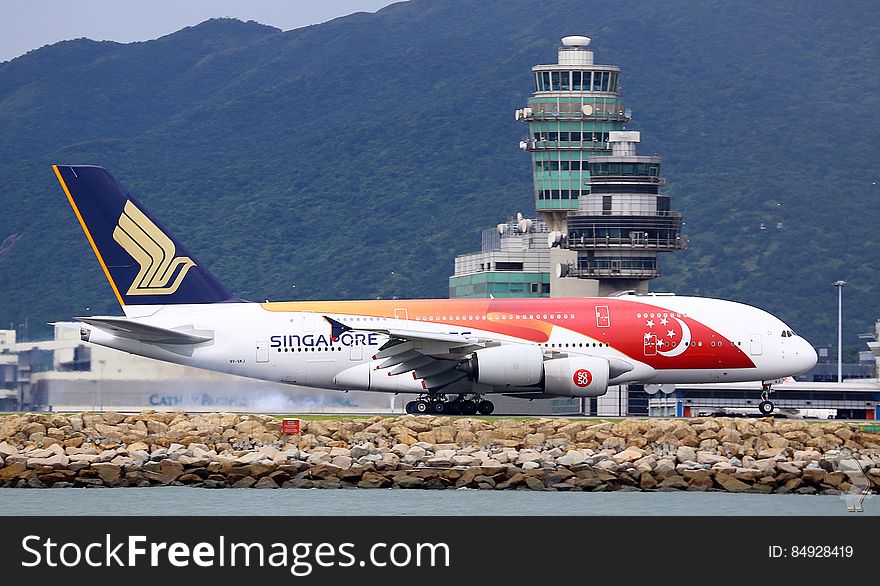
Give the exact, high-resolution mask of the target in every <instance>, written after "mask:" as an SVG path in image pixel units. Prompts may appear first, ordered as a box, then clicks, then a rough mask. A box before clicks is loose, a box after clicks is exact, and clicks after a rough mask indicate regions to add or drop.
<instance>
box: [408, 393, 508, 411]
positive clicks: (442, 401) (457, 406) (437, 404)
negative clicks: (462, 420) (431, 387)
mask: <svg viewBox="0 0 880 586" xmlns="http://www.w3.org/2000/svg"><path fill="white" fill-rule="evenodd" d="M493 411H495V404H494V403H492V401H487V400H485V399H481V398H480V395H463V394H462V395H458V396H457V397H456V398H455V399H452V400H449V399H447V398H446V395H443V394H440V393H435V394H433V395H422V396H421V397H419V398H418V399H417V400H415V401H410V402H409V403H407V404H406V412H407V413H412V414H415V415H425V414H434V415H476V414H477V413H479V414H480V415H491V414H492V412H493Z"/></svg>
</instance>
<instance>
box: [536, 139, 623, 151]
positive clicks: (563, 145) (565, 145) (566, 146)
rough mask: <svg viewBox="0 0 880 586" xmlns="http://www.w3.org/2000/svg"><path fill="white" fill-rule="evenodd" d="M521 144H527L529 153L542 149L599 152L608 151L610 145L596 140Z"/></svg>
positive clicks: (537, 141)
mask: <svg viewBox="0 0 880 586" xmlns="http://www.w3.org/2000/svg"><path fill="white" fill-rule="evenodd" d="M522 142H525V143H527V144H526V149H527V150H529V151H540V150H544V149H553V150H561V151H565V150H572V151H575V150H577V151H582V150H587V149H588V150H599V151H610V150H611V145H610V143H608V142H603V141H598V140H588V141H578V142H572V141H559V140H534V139H532V140H527V141H526V140H524V141H522Z"/></svg>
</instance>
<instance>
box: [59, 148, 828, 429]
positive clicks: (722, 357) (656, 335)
mask: <svg viewBox="0 0 880 586" xmlns="http://www.w3.org/2000/svg"><path fill="white" fill-rule="evenodd" d="M53 169H54V172H55V175H56V176H57V178H58V181H59V182H60V183H61V187H62V189H63V191H64V193H65V195H66V196H67V199H68V201H69V202H70V205H71V207H72V208H73V211H74V214H75V215H76V217H77V219H78V220H79V223H80V225H81V227H82V229H83V231H84V232H85V235H86V238H87V240H88V241H89V244H90V245H91V247H92V250H93V251H94V253H95V256H97V258H98V262H99V263H100V265H101V268H102V269H103V272H104V275H105V276H106V278H107V280H108V281H109V283H110V286H111V288H112V289H113V293H114V295H115V296H116V299H117V301H118V302H119V305H120V306H121V308H122V310H123V313H124V316H91V317H79V318H77V319H78V320H79V322H80V323H81V329H80V336H81V338H82V340H83V341H86V342H90V343H92V344H98V345H101V346H106V347H108V348H114V349H116V350H121V351H124V352H128V353H131V354H136V355H139V356H145V357H148V358H153V359H156V360H162V361H165V362H172V363H175V364H183V365H187V366H193V367H196V368H201V369H206V370H211V371H217V372H224V373H229V374H234V375H240V376H245V377H250V378H254V379H260V380H265V381H272V382H281V383H288V384H291V385H300V386H305V387H313V388H320V389H334V390H340V391H350V390H360V391H378V392H386V393H395V394H396V393H408V394H413V395H416V396H417V398H416V399H415V400H412V401H410V402H408V403H407V405H406V411H407V412H408V413H417V414H420V413H435V414H464V415H473V414H476V413H479V414H482V415H489V414H491V413H492V412H493V410H494V404H493V403H492V401H491V400H490V399H489V398H488V397H491V396H492V395H493V394H502V395H509V396H515V397H519V398H525V399H535V398H549V397H557V396H559V397H598V396H601V395H603V394H605V393H606V392H607V390H608V387H609V385H619V384H675V383H698V382H725V381H729V382H735V381H738V382H742V381H755V382H757V381H762V396H761V397H762V401H761V404H760V409H761V412H762V413H764V414H765V415H769V414H770V413H772V412H773V403H772V402H771V401H770V399H769V394H770V392H771V385H772V383H773V382H774V381H777V380H779V379H782V378H784V377H788V376H792V375H795V374H799V373H802V372H804V371H807V370H809V369H810V368H812V367H813V366H814V365H815V364H816V360H817V358H816V352H815V351H814V350H813V347H812V346H811V345H810V344H809V343H808V342H807V341H806V340H804V339H803V338H802V337H800V336H798V335H797V334H795V333H794V331H793V330H792V329H791V328H789V327H788V326H787V325H786V324H785V323H783V322H782V321H781V320H780V319H778V318H777V317H775V316H773V315H771V314H769V313H767V312H765V311H762V310H760V309H758V308H756V307H752V306H749V305H744V304H742V303H736V302H732V301H726V300H721V299H710V298H702V297H686V296H677V295H670V294H663V295H652V294H648V295H635V294H624V295H619V296H614V297H597V298H568V299H566V298H531V299H522V298H517V299H494V298H488V299H412V300H397V299H393V300H353V301H291V302H268V301H267V302H265V303H255V302H251V301H245V300H243V299H240V298H238V297H237V296H235V295H233V294H232V293H231V292H230V291H229V290H228V289H227V288H226V287H225V286H223V285H222V284H221V283H220V282H219V281H218V280H217V278H216V277H215V276H214V275H213V274H211V273H210V272H209V271H208V269H207V268H206V267H205V266H204V265H203V264H202V263H201V262H200V261H198V259H196V257H195V256H193V255H192V254H190V252H189V251H188V250H186V248H184V247H183V245H182V244H181V243H180V241H179V240H177V239H176V238H174V237H173V236H172V235H171V234H170V232H169V231H168V230H166V229H165V228H164V227H163V226H162V225H161V224H159V222H157V221H156V220H155V219H153V218H152V217H151V216H150V215H149V214H148V213H147V211H146V209H145V208H144V207H143V206H142V205H141V203H140V202H138V200H136V199H135V198H134V197H133V196H132V195H131V194H130V193H129V192H128V191H127V190H126V189H125V188H124V187H123V186H122V185H121V184H120V183H119V182H118V181H117V180H116V179H115V178H114V177H113V176H112V175H111V174H110V173H109V172H107V171H106V170H105V169H103V168H101V167H97V166H91V165H53Z"/></svg>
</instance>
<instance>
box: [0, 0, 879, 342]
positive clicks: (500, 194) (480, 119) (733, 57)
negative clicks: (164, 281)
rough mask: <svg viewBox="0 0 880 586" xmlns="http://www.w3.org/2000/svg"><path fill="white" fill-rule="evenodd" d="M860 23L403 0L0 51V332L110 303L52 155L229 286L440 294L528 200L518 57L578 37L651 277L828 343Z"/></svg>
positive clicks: (482, 0)
mask: <svg viewBox="0 0 880 586" xmlns="http://www.w3.org/2000/svg"><path fill="white" fill-rule="evenodd" d="M878 17H880V5H878V4H877V3H876V2H868V1H846V2H840V3H834V4H828V3H821V2H802V1H777V2H770V3H766V2H757V1H751V0H750V1H746V2H722V1H720V0H716V1H713V0H707V1H703V2H692V1H689V0H671V1H668V2H652V1H649V0H618V1H617V2H597V1H592V0H590V1H586V0H582V1H576V2H575V1H568V2H562V1H554V0H550V1H547V2H543V3H539V4H535V3H534V2H526V1H524V0H507V1H501V0H489V1H487V0H413V1H411V2H406V3H400V4H394V5H391V6H389V7H387V8H385V9H383V10H381V11H379V12H378V13H376V14H363V13H362V14H354V15H351V16H348V17H345V18H340V19H336V20H333V21H331V22H328V23H324V24H321V25H317V26H311V27H306V28H302V29H296V30H293V31H288V32H282V31H279V30H278V29H275V28H272V27H267V26H263V25H260V24H258V23H254V22H247V23H243V22H240V21H235V20H227V19H221V20H211V21H207V22H205V23H202V24H201V25H198V26H195V27H190V28H186V29H183V30H181V31H178V32H177V33H174V34H171V35H167V36H165V37H162V38H160V39H157V40H154V41H149V42H143V43H132V44H118V43H111V42H94V41H89V40H85V39H79V40H74V41H67V42H63V43H58V44H55V45H52V46H48V47H44V48H42V49H39V50H36V51H32V52H29V53H28V54H26V55H24V56H22V57H19V58H17V59H14V60H12V61H10V62H6V63H2V64H0V173H2V177H3V181H2V182H0V327H7V326H8V325H9V324H13V325H15V324H18V323H21V322H23V321H24V319H25V318H27V319H28V321H29V323H30V325H31V327H30V329H31V334H32V335H33V334H34V333H35V328H36V327H38V324H42V323H45V322H47V321H54V320H58V319H65V318H69V317H71V316H74V315H81V314H83V313H84V312H86V311H88V312H89V313H97V312H115V311H116V308H115V306H114V298H113V295H112V294H111V292H110V289H109V287H108V286H107V284H106V283H105V281H104V279H103V276H102V273H101V270H100V268H99V267H98V265H97V263H96V262H95V259H94V256H93V254H92V253H91V251H90V250H89V248H88V244H87V242H86V240H85V239H84V238H83V236H82V234H81V232H80V229H79V226H78V225H77V223H76V221H75V220H74V217H73V214H72V213H71V211H70V209H69V207H68V205H67V203H66V202H65V199H64V196H63V194H62V192H61V190H60V188H59V186H58V184H57V182H56V180H55V178H54V175H53V173H52V171H51V168H50V165H51V164H52V163H56V162H61V163H65V162H69V163H92V164H99V165H102V166H105V167H107V168H108V169H110V171H111V172H112V173H114V174H115V175H116V176H117V177H118V178H119V179H120V180H121V181H122V182H123V183H124V184H125V185H126V186H127V187H128V188H129V189H130V190H131V191H132V192H133V193H135V194H137V195H138V197H139V199H141V201H142V202H143V203H144V204H145V205H146V206H147V207H148V208H149V209H150V210H151V211H152V212H153V213H154V214H155V215H157V216H158V217H159V218H161V219H162V221H163V222H164V223H165V224H166V225H167V226H169V227H171V228H172V229H173V230H174V232H175V233H176V234H177V235H178V237H179V238H180V239H181V240H183V241H184V242H186V243H187V246H188V247H189V248H190V249H191V250H192V251H193V253H194V254H196V255H197V256H198V257H199V258H200V259H201V261H202V262H204V263H205V264H206V265H208V266H209V267H211V269H212V271H213V272H214V273H215V274H217V276H218V277H219V278H220V279H221V280H222V281H224V282H226V283H227V284H228V285H229V287H230V288H231V289H232V290H234V291H235V292H237V293H238V294H239V295H241V296H243V297H245V298H250V299H258V300H262V299H273V300H280V299H309V298H338V297H342V298H372V297H377V296H382V297H391V296H399V297H429V296H430V297H444V296H446V292H447V288H446V287H447V278H448V276H449V274H450V273H451V272H452V261H453V257H454V256H455V255H456V254H460V253H462V252H466V251H469V250H474V249H476V248H478V247H479V230H480V229H481V228H483V227H487V226H491V225H494V224H495V223H496V222H497V221H498V220H499V219H502V218H503V217H506V216H507V215H508V214H509V213H515V212H516V211H523V212H529V211H531V210H533V209H534V204H533V201H532V195H531V175H530V165H529V159H528V157H527V156H526V155H525V154H523V153H522V152H521V151H519V150H518V148H517V143H518V141H519V139H520V138H521V137H522V136H523V135H524V134H525V132H526V128H525V126H524V125H522V123H518V122H516V121H514V118H513V110H514V109H515V108H518V107H522V106H523V105H524V104H525V101H526V99H527V97H528V95H529V94H530V93H531V91H532V87H531V75H530V68H531V66H532V65H535V64H537V63H552V62H555V59H556V55H555V50H556V47H557V45H558V43H559V38H560V37H561V36H563V35H566V34H587V35H589V36H591V37H592V38H593V49H594V50H595V52H596V60H597V61H598V62H600V63H613V64H618V65H620V66H621V67H622V80H623V82H622V85H623V95H624V98H625V99H626V100H627V103H628V105H629V106H631V107H632V108H633V111H634V121H633V124H631V125H630V128H633V129H638V130H641V131H642V140H643V144H642V151H643V152H657V153H658V154H661V155H663V157H664V161H665V163H664V165H665V167H664V174H665V176H666V177H667V179H668V181H669V184H668V186H667V190H668V192H669V193H671V194H672V195H673V196H674V198H673V207H674V208H675V209H679V210H681V211H682V212H684V214H685V219H686V232H687V234H688V236H689V237H690V242H691V244H690V248H689V249H688V250H687V251H685V252H683V253H679V254H670V255H665V256H664V258H663V268H664V273H665V276H664V277H663V278H662V279H661V280H660V281H659V282H658V283H656V284H655V285H654V289H656V290H674V291H676V292H678V293H680V294H699V295H710V296H717V297H725V298H730V299H736V300H740V301H744V302H747V303H750V304H753V305H758V306H761V307H763V308H766V309H768V310H770V311H772V312H774V313H777V314H778V315H780V317H782V318H783V319H785V320H786V321H787V322H789V323H790V324H791V325H792V326H793V327H794V328H795V329H796V330H800V331H801V332H803V333H804V334H806V335H807V336H809V337H810V339H811V340H812V341H813V342H814V343H816V344H831V343H833V342H834V340H835V339H836V317H837V316H836V304H837V295H836V291H835V289H834V288H833V287H832V285H831V283H832V281H834V280H837V279H844V280H846V281H847V282H848V285H847V288H846V290H845V300H846V302H845V319H846V323H847V334H848V336H847V338H848V340H849V341H850V342H853V341H855V334H857V333H860V332H863V331H867V330H868V329H869V328H871V326H872V323H873V321H874V319H876V318H878V317H880V303H878V301H877V300H878V299H880V279H878V275H880V270H878V269H880V255H878V254H877V250H878V249H880V246H878V245H880V233H878V229H877V225H878V219H880V213H878V211H877V207H876V200H877V199H878V197H880V187H878V185H877V181H878V171H877V170H876V168H877V159H878V153H880V144H878V143H880V124H878V120H880V117H878V114H877V112H878V111H880V97H878V92H877V91H876V81H875V76H876V71H877V70H878V66H880V59H878V56H880V50H878V38H877V35H876V34H875V32H874V30H873V29H874V28H875V23H876V22H877V21H878ZM762 223H763V224H764V225H765V226H766V227H767V229H765V230H761V229H760V225H761V224H762ZM780 223H781V227H780V228H777V225H779V224H780ZM3 242H6V244H5V245H4V244H2V243H3ZM86 308H89V309H86ZM45 331H46V330H43V332H44V333H45Z"/></svg>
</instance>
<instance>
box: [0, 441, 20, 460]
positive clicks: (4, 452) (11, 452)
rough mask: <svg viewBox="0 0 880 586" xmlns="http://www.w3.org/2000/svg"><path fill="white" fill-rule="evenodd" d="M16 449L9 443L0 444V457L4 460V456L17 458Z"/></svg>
mask: <svg viewBox="0 0 880 586" xmlns="http://www.w3.org/2000/svg"><path fill="white" fill-rule="evenodd" d="M17 455H18V448H16V447H15V446H13V445H12V444H10V443H9V442H5V441H4V442H0V456H3V457H4V458H5V457H6V456H17Z"/></svg>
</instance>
